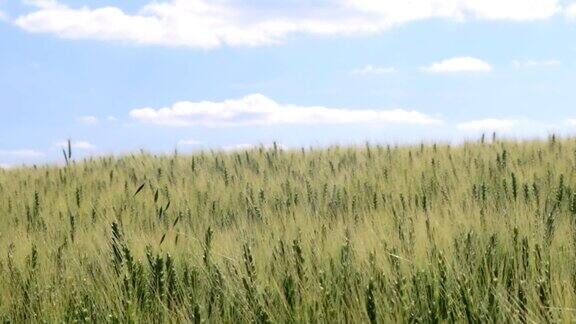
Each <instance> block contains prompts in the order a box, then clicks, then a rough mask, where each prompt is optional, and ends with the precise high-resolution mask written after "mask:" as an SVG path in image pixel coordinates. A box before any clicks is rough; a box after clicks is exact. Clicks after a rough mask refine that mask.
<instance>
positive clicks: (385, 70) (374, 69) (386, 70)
mask: <svg viewBox="0 0 576 324" xmlns="http://www.w3.org/2000/svg"><path fill="white" fill-rule="evenodd" d="M394 72H396V69H395V68H393V67H380V66H372V65H366V66H365V67H363V68H360V69H355V70H352V74H354V75H382V74H390V73H394Z"/></svg>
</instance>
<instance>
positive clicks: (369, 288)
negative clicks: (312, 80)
mask: <svg viewBox="0 0 576 324" xmlns="http://www.w3.org/2000/svg"><path fill="white" fill-rule="evenodd" d="M575 170H576V139H571V138H564V139H560V138H557V137H550V138H549V139H547V140H533V141H512V140H500V139H493V140H481V141H470V142H466V143H463V144H460V145H452V146H451V145H448V144H441V143H438V144H422V145H405V146H390V145H376V144H366V145H365V146H361V147H338V146H333V147H329V148H324V149H320V148H317V149H283V148H281V147H279V146H274V147H263V146H262V147H260V148H255V149H249V150H246V151H237V152H220V151H210V152H208V151H206V152H199V153H194V154H192V155H181V154H178V153H174V154H172V155H165V156H155V155H152V154H149V153H145V152H142V153H138V154H132V155H126V156H121V157H112V156H110V157H98V158H88V159H86V160H83V161H80V160H77V161H76V160H75V159H74V158H73V156H72V154H71V152H67V154H66V165H62V166H56V165H52V166H50V165H45V166H35V167H21V168H16V169H12V170H1V169H0V246H1V247H2V249H1V250H0V251H2V255H0V318H1V320H2V321H4V322H97V323H102V322H112V323H118V322H121V323H126V322H160V323H163V322H171V323H180V322H193V323H202V322H206V323H221V322H224V323H396V322H427V323H437V322H572V321H574V320H575V319H576V175H575V173H574V171H575Z"/></svg>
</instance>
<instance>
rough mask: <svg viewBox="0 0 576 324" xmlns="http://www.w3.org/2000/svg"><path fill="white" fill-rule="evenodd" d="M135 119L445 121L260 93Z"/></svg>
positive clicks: (141, 113) (180, 122)
mask: <svg viewBox="0 0 576 324" xmlns="http://www.w3.org/2000/svg"><path fill="white" fill-rule="evenodd" d="M130 117H132V118H133V119H135V120H138V121H141V122H145V123H152V124H158V125H166V126H208V127H225V126H248V125H275V124H346V123H399V124H419V125H431V124H441V123H442V121H441V120H439V119H436V118H433V117H431V116H428V115H425V114H423V113H420V112H417V111H413V110H412V111H409V110H403V109H393V110H366V109H338V108H328V107H322V106H310V107H304V106H296V105H286V104H279V103H277V102H275V101H273V100H271V99H269V98H267V97H265V96H263V95H261V94H252V95H248V96H245V97H243V98H240V99H232V100H226V101H222V102H210V101H201V102H189V101H184V102H177V103H175V104H174V105H172V106H171V107H165V108H160V109H154V108H140V109H134V110H132V111H131V112H130Z"/></svg>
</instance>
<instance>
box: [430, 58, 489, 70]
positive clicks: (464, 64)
mask: <svg viewBox="0 0 576 324" xmlns="http://www.w3.org/2000/svg"><path fill="white" fill-rule="evenodd" d="M422 70H423V71H426V72H429V73H458V72H490V71H492V66H491V65H490V64H488V63H487V62H485V61H483V60H481V59H478V58H475V57H469V56H465V57H454V58H450V59H446V60H443V61H440V62H437V63H433V64H432V65H430V66H427V67H423V68H422Z"/></svg>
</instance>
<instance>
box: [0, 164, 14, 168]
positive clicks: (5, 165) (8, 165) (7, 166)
mask: <svg viewBox="0 0 576 324" xmlns="http://www.w3.org/2000/svg"><path fill="white" fill-rule="evenodd" d="M11 168H12V165H11V164H7V163H0V169H5V170H7V169H11Z"/></svg>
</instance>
